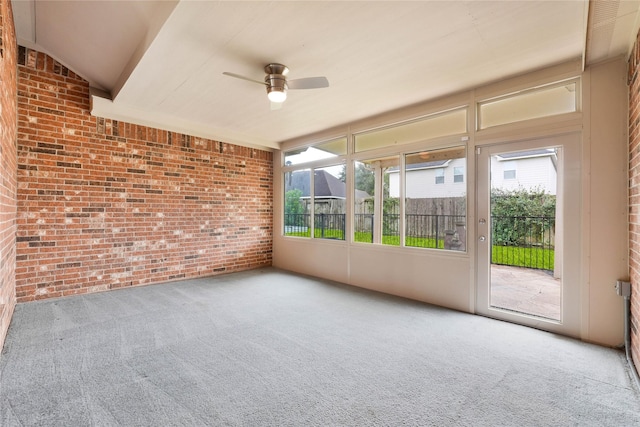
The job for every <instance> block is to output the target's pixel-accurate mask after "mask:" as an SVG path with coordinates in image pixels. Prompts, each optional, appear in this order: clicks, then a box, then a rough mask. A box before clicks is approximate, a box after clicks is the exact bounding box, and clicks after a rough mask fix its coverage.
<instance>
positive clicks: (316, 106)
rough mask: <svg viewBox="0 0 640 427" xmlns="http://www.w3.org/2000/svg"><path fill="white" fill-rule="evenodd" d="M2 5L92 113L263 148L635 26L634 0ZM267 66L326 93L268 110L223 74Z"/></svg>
mask: <svg viewBox="0 0 640 427" xmlns="http://www.w3.org/2000/svg"><path fill="white" fill-rule="evenodd" d="M12 5H13V11H14V18H15V22H16V33H17V37H18V42H19V44H21V45H23V46H26V47H29V48H34V49H36V50H39V51H41V52H44V53H47V54H49V55H50V56H52V57H53V58H55V59H56V60H58V61H59V62H60V63H61V64H63V65H64V66H66V67H68V68H69V69H71V70H72V71H74V72H75V73H76V74H78V75H80V76H83V77H84V78H85V79H87V80H88V81H89V83H90V85H91V86H92V87H94V88H96V89H100V91H94V96H93V99H92V102H93V103H92V108H93V110H92V111H93V113H94V114H97V115H100V116H101V117H106V118H112V119H115V120H122V121H127V122H131V123H138V124H143V125H148V126H154V127H157V128H161V129H168V130H172V131H176V132H182V133H189V134H191V135H196V136H201V137H206V138H212V139H216V140H222V141H225V142H230V143H237V144H242V145H249V146H257V147H263V148H268V149H271V148H280V144H279V143H280V142H281V141H283V140H288V139H291V138H296V137H301V136H304V135H309V134H312V133H314V132H318V131H322V130H324V129H328V128H332V127H335V126H337V125H342V124H344V123H352V122H354V121H356V120H360V119H364V118H367V117H372V116H375V115H378V114H381V113H384V112H388V111H391V110H395V109H398V108H402V107H406V106H410V105H414V104H416V103H419V102H422V101H427V100H430V99H435V98H438V97H441V96H445V95H448V94H451V93H456V92H460V91H462V90H467V89H471V88H474V87H479V86H481V85H484V84H486V83H490V82H495V81H499V80H503V79H505V78H508V77H511V76H515V75H519V74H522V73H525V72H529V71H531V70H537V69H541V68H544V67H548V66H552V65H555V64H559V63H562V62H566V61H572V60H575V63H576V64H578V65H577V66H576V70H578V71H579V70H580V68H581V67H582V64H584V63H586V64H589V63H595V62H599V61H602V60H604V59H607V58H613V57H617V56H620V55H628V53H629V51H630V48H631V43H632V41H633V40H634V37H633V35H634V34H635V33H636V32H637V27H638V25H639V24H640V19H637V15H638V6H639V2H635V1H594V2H589V1H588V0H575V1H572V0H566V1H564V0H559V1H552V2H549V1H538V0H525V1H511V2H505V1H500V0H486V1H449V2H442V1H440V2H435V1H419V2H397V1H363V2H330V1H305V2H299V1H298V2H297V1H291V2H280V1H275V2H265V1H246V2H235V1H201V2H196V1H186V0H183V1H178V0H166V1H160V0H150V1H126V0H125V1H86V2H78V1H70V0H60V1H36V0H13V1H12ZM36 17H37V19H36ZM542 28H544V31H541V29H542ZM576 59H577V60H576ZM270 62H279V63H283V64H285V65H287V66H288V67H289V68H290V73H289V78H290V79H297V78H304V77H313V76H325V77H327V79H328V81H329V84H330V86H329V88H326V89H315V90H306V91H294V90H291V91H290V92H289V94H288V99H287V101H286V102H285V104H284V106H283V107H282V108H281V109H279V110H277V111H271V109H270V107H269V103H268V101H267V97H266V90H265V87H264V86H263V85H262V84H256V83H254V82H249V81H243V80H239V79H234V78H231V77H228V76H225V75H223V74H222V73H223V72H232V73H236V74H240V75H243V76H246V77H248V78H250V79H253V80H257V81H258V82H261V81H263V79H264V71H263V68H264V66H265V65H267V64H268V63H270Z"/></svg>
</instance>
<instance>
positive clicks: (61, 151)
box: [0, 0, 273, 302]
mask: <svg viewBox="0 0 640 427" xmlns="http://www.w3.org/2000/svg"><path fill="white" fill-rule="evenodd" d="M0 1H1V0H0ZM19 52H20V58H21V61H20V65H19V66H18V73H19V79H18V84H17V87H16V89H17V88H19V91H18V92H17V94H16V96H17V99H18V113H17V120H16V122H17V134H18V141H17V143H18V149H17V153H16V155H17V160H16V162H17V165H16V169H17V170H18V171H19V173H20V175H19V178H20V181H19V186H17V188H16V189H15V192H16V202H17V205H18V210H19V212H20V217H19V218H18V220H17V221H16V222H15V223H16V231H17V236H19V241H18V244H17V245H16V246H15V250H16V257H15V259H16V260H17V261H16V268H17V272H18V273H19V274H17V275H16V283H15V291H16V297H15V298H16V299H17V300H18V301H24V302H26V301H35V300H39V299H43V298H51V297H59V296H65V295H76V294H82V293H89V292H102V291H106V290H110V289H117V288H122V287H128V286H137V285H148V284H154V283H160V282H165V281H171V280H181V279H185V278H191V277H202V276H204V275H215V274H222V273H228V272H232V271H240V270H244V269H251V268H256V267H260V266H265V265H270V264H271V247H272V225H271V224H272V222H273V211H272V203H273V202H272V197H273V187H272V182H273V179H272V173H273V156H272V153H271V152H268V151H263V150H256V149H252V148H246V147H239V146H235V145H232V144H227V143H224V142H220V141H212V140H208V139H204V138H197V137H194V136H191V135H185V134H178V133H175V132H167V131H165V130H161V129H153V128H148V127H144V126H140V125H135V124H131V123H125V122H120V121H114V120H110V119H106V118H99V117H92V116H90V114H89V85H88V83H87V82H86V81H84V80H83V79H82V78H80V77H78V76H77V75H75V74H74V73H73V72H72V71H71V70H68V69H66V68H64V67H63V66H62V65H60V64H58V63H56V62H55V61H54V60H52V59H51V58H49V57H47V56H46V55H44V54H41V53H39V52H34V51H32V50H30V49H26V48H22V47H20V48H19ZM16 179H17V177H16ZM14 181H15V179H14ZM230 202H232V203H230ZM240 205H241V206H240ZM1 218H2V215H1V214H0V221H1ZM236 223H237V224H236ZM240 228H241V229H240ZM203 230H205V231H203ZM0 236H1V233H0Z"/></svg>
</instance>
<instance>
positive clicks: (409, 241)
mask: <svg viewBox="0 0 640 427" xmlns="http://www.w3.org/2000/svg"><path fill="white" fill-rule="evenodd" d="M286 235H287V236H298V237H311V232H310V231H309V230H307V231H299V232H289V233H287V234H286ZM315 238H316V239H322V238H324V239H336V240H344V234H343V233H342V230H327V229H325V230H324V237H323V236H322V230H320V229H316V230H315ZM353 241H354V242H363V243H371V233H365V232H356V233H354V236H353ZM382 244H383V245H390V246H400V236H382ZM405 246H408V247H416V248H435V247H436V240H435V239H429V238H425V237H407V238H406V239H405ZM438 248H439V249H443V248H444V240H442V239H440V240H438ZM491 263H492V264H501V265H511V266H514V267H526V268H536V269H539V270H549V271H553V267H554V250H553V249H543V248H536V247H532V248H520V247H516V246H495V245H494V246H493V248H492V251H491Z"/></svg>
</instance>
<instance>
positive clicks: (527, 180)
mask: <svg viewBox="0 0 640 427" xmlns="http://www.w3.org/2000/svg"><path fill="white" fill-rule="evenodd" d="M406 169H407V183H406V197H407V198H409V199H419V198H437V197H463V196H464V195H465V194H466V191H467V185H466V181H467V179H466V160H465V159H452V160H439V161H434V162H424V163H416V164H412V165H407V167H406ZM491 172H492V173H491V180H492V182H491V186H492V187H493V188H500V189H503V190H517V189H519V188H524V189H527V190H532V189H536V188H538V189H541V190H544V191H545V193H547V194H554V195H555V194H556V181H557V155H556V152H555V150H553V149H544V150H530V151H520V152H517V153H507V154H500V155H497V156H493V157H492V158H491ZM388 174H389V195H390V196H391V197H399V196H400V182H399V179H400V177H399V175H400V174H399V173H398V169H397V168H392V169H391V170H389V171H388Z"/></svg>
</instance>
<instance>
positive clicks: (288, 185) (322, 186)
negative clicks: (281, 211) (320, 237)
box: [284, 170, 369, 203]
mask: <svg viewBox="0 0 640 427" xmlns="http://www.w3.org/2000/svg"><path fill="white" fill-rule="evenodd" d="M313 181H314V188H315V191H314V196H315V197H314V198H315V202H316V203H318V200H319V199H320V200H321V199H329V200H331V199H334V200H335V199H339V200H345V199H346V197H347V186H346V185H345V183H344V182H342V181H340V180H339V179H338V178H336V177H335V176H333V175H331V174H330V173H329V172H327V171H324V170H316V171H315V175H314V179H313ZM310 188H311V179H310V176H309V172H308V171H298V172H293V173H290V174H287V175H286V176H285V184H284V190H285V192H287V191H290V190H295V189H297V190H300V191H302V196H300V198H301V199H309V197H310V191H309V190H310ZM367 197H369V194H367V192H365V191H361V190H356V198H358V199H360V198H367Z"/></svg>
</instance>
